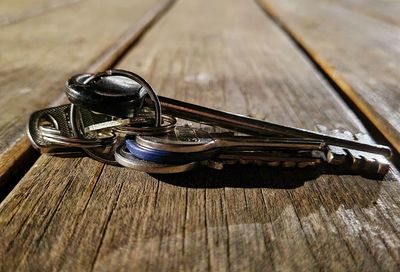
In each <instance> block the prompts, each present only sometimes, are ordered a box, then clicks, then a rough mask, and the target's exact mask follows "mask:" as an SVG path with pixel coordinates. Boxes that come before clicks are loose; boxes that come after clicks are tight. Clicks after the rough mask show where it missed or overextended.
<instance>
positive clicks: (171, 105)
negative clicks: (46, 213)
mask: <svg viewBox="0 0 400 272" xmlns="http://www.w3.org/2000/svg"><path fill="white" fill-rule="evenodd" d="M121 74H124V75H125V74H127V75H129V74H133V73H130V72H127V71H123V70H110V71H107V73H102V75H104V76H102V77H100V79H98V80H93V81H90V80H89V81H88V80H85V81H84V82H85V83H82V82H79V78H80V77H82V76H86V77H88V75H82V76H79V75H77V76H75V77H73V78H71V79H70V80H69V81H68V85H67V88H66V94H67V96H68V98H69V99H70V100H71V101H72V102H73V103H77V104H80V105H82V106H83V107H87V108H88V109H91V108H92V107H94V106H93V105H98V104H101V103H103V104H104V101H108V102H109V103H108V105H107V109H106V111H107V112H105V113H108V114H115V115H116V116H118V117H121V118H125V117H127V114H132V113H133V112H137V111H138V109H139V108H138V107H141V106H142V105H143V103H142V102H141V101H143V100H142V99H145V104H146V105H148V106H150V107H151V106H152V105H153V104H154V103H153V101H154V98H152V99H150V98H145V96H144V95H143V86H140V85H139V86H138V84H137V82H135V78H136V77H137V75H135V74H133V75H134V76H133V77H121V76H120V75H121ZM116 75H117V76H116ZM94 77H96V75H95V76H94ZM127 82H128V83H129V82H130V84H128V83H127ZM148 87H149V86H148ZM105 89H106V90H107V92H106V95H103V93H104V91H103V90H105ZM91 92H92V93H93V95H90V99H88V94H90V93H91ZM94 94H95V95H94ZM124 97H126V98H127V100H126V101H127V102H126V103H124V104H121V101H124V100H121V99H123V98H124ZM96 99H97V100H98V101H97V100H96ZM94 100H96V101H94ZM158 100H159V101H160V103H161V107H162V110H163V111H165V112H167V113H170V114H173V115H175V116H176V117H180V118H183V119H188V120H192V121H195V122H204V123H208V124H212V125H216V126H220V127H223V128H227V129H231V130H236V131H241V132H244V133H248V134H259V135H271V134H275V135H281V136H291V137H298V138H300V137H303V138H310V139H319V140H323V141H325V142H326V143H327V144H330V145H335V146H340V147H344V148H349V149H357V150H360V151H365V152H369V153H377V154H381V155H383V156H385V157H391V155H392V152H391V150H390V148H388V147H386V146H382V145H377V144H371V143H369V144H367V143H363V142H357V141H354V140H349V139H342V138H338V137H334V136H330V135H325V134H322V133H318V132H313V131H310V130H306V129H300V128H295V127H290V126H284V125H280V124H275V123H271V122H267V121H262V120H257V119H253V118H249V117H245V116H242V115H238V114H233V113H228V112H224V111H219V110H216V109H211V108H207V107H203V106H200V105H195V104H191V103H187V102H183V101H179V100H176V99H172V98H167V97H162V96H159V97H158ZM125 107H127V109H129V110H127V111H128V112H124V111H121V108H125ZM129 107H132V109H130V108H129ZM96 110H102V109H99V108H98V107H96ZM128 117H129V115H128Z"/></svg>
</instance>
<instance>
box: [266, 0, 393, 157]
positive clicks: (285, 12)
mask: <svg viewBox="0 0 400 272" xmlns="http://www.w3.org/2000/svg"><path fill="white" fill-rule="evenodd" d="M259 2H260V3H261V5H262V6H263V7H264V8H265V10H266V11H267V12H268V13H269V14H270V15H271V16H273V17H275V18H276V20H278V21H280V22H281V24H282V25H283V26H284V28H286V30H287V31H288V32H289V33H290V34H291V35H292V36H293V37H294V38H295V39H296V41H297V42H298V43H299V44H301V46H302V47H304V48H305V50H306V51H307V52H308V53H309V54H310V55H311V56H312V58H313V59H314V60H315V61H316V62H317V63H318V65H319V66H320V67H321V68H322V69H323V70H324V71H325V72H326V73H327V74H328V75H329V76H330V77H331V78H332V79H333V80H334V81H335V82H336V83H337V84H338V86H339V87H340V88H341V89H342V91H343V92H344V93H345V94H346V95H347V96H348V97H349V98H350V99H351V100H352V101H353V102H354V103H355V104H356V105H357V107H358V108H359V109H360V110H361V111H362V112H363V113H364V114H365V115H366V116H367V118H368V119H369V120H370V121H371V122H372V123H373V124H374V125H375V126H376V127H377V128H378V129H379V130H380V131H381V133H382V134H383V135H384V136H385V137H386V138H387V140H388V141H389V142H390V143H391V144H392V145H393V146H394V148H395V149H396V150H397V151H400V107H399V104H400V87H399V86H400V84H399V82H400V81H399V76H398V71H399V69H400V54H399V52H400V28H399V26H398V25H393V24H388V23H387V22H385V21H382V20H379V19H377V18H374V17H371V16H367V15H365V14H362V13H358V12H354V11H352V10H351V9H349V8H348V7H345V6H343V5H342V4H340V3H338V1H318V2H316V1H311V0H301V1H287V0H283V1H276V0H259ZM339 2H340V1H339Z"/></svg>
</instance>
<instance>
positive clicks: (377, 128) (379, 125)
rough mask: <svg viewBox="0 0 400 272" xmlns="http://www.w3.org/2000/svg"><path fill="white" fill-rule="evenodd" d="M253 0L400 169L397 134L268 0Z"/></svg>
mask: <svg viewBox="0 0 400 272" xmlns="http://www.w3.org/2000/svg"><path fill="white" fill-rule="evenodd" d="M256 2H257V4H258V5H259V6H260V8H261V9H262V10H263V11H264V12H265V14H266V15H267V16H268V17H270V18H271V19H272V21H273V22H275V23H276V24H277V25H278V26H279V27H280V28H281V29H282V31H283V32H284V33H286V34H287V35H288V37H289V38H290V39H291V40H292V41H293V42H294V44H295V45H296V46H297V47H298V48H299V49H300V50H301V51H302V52H303V53H304V54H305V56H306V57H307V58H308V59H309V60H310V61H311V62H312V63H313V64H314V66H315V67H316V68H317V70H318V71H319V72H320V73H321V75H322V76H323V77H324V78H325V80H326V81H327V82H328V83H329V84H330V85H331V87H332V88H333V89H334V90H335V91H336V92H337V93H338V94H339V95H340V96H341V97H342V99H343V100H344V102H345V103H346V104H347V105H348V106H349V108H350V109H351V110H352V111H353V112H354V113H355V114H356V116H357V117H358V118H359V119H360V121H361V122H362V123H363V125H364V126H365V128H366V129H367V131H368V134H369V135H370V136H371V137H372V138H373V139H374V140H375V141H377V142H378V143H384V144H387V145H389V146H391V148H392V151H393V153H394V154H393V156H392V158H391V161H392V163H393V164H394V166H395V167H396V168H397V169H400V160H399V158H400V155H399V154H400V153H399V152H400V144H399V143H398V142H397V141H396V135H393V132H391V131H390V130H388V129H386V128H385V127H386V126H385V122H384V121H383V120H381V119H380V118H379V117H377V116H376V115H375V114H374V113H373V112H372V111H371V110H370V109H369V107H368V105H367V103H366V102H364V101H363V100H362V99H360V97H359V96H358V95H357V94H356V92H355V91H354V90H353V88H352V87H351V86H350V84H349V83H347V82H346V81H345V80H344V78H342V77H341V76H340V75H339V74H338V73H336V72H335V71H334V70H333V69H332V68H331V66H330V65H329V63H328V62H327V61H326V60H325V59H324V58H322V57H321V56H320V55H319V54H317V52H316V51H314V50H313V49H312V48H311V47H310V46H309V45H307V43H306V42H305V41H304V40H303V39H302V37H301V36H300V35H299V34H298V33H296V32H295V31H294V30H293V29H292V28H291V27H290V26H289V25H288V24H286V23H285V21H284V19H282V18H281V17H280V16H279V15H278V13H277V12H276V11H275V9H274V8H273V7H272V5H270V4H269V3H268V0H256Z"/></svg>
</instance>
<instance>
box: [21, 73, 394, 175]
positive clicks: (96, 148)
mask: <svg viewBox="0 0 400 272" xmlns="http://www.w3.org/2000/svg"><path fill="white" fill-rule="evenodd" d="M65 92H66V95H67V97H68V99H69V100H70V102H71V104H68V105H62V106H58V107H53V108H48V109H44V110H40V111H37V112H34V113H33V114H32V115H31V117H30V120H29V124H28V136H29V139H30V141H31V142H32V145H33V146H34V147H35V148H37V149H39V150H40V151H41V152H42V153H50V154H55V155H82V154H87V155H88V156H90V157H92V158H94V159H96V160H99V161H101V162H105V163H109V164H114V165H122V166H125V167H128V168H133V169H136V170H139V171H144V172H148V173H163V174H167V173H179V172H184V171H189V170H192V169H194V168H197V167H201V166H206V167H211V168H214V169H223V168H224V166H226V165H242V164H254V165H259V166H273V167H298V168H304V167H316V166H323V167H325V166H333V168H335V169H339V170H340V171H341V172H342V171H343V172H350V173H355V174H373V175H375V174H377V175H384V174H386V173H387V171H388V170H389V165H390V163H389V162H388V159H389V158H390V157H391V154H392V153H391V150H390V148H389V147H387V146H382V145H377V144H374V143H372V142H370V141H369V139H368V137H367V136H365V135H362V134H357V135H353V134H352V133H350V132H346V131H345V132H340V131H328V130H327V129H325V128H321V129H320V130H322V131H321V132H314V131H310V130H305V129H300V128H295V127H289V126H284V125H280V124H276V123H271V122H266V121H262V120H257V119H252V118H249V117H246V116H242V115H237V114H233V113H228V112H224V111H219V110H216V109H211V108H207V107H203V106H200V105H195V104H191V103H187V102H183V101H179V100H175V99H171V98H167V97H162V96H157V95H156V93H155V91H154V90H153V89H152V87H151V86H150V85H149V84H148V83H147V82H146V81H145V80H144V79H143V78H141V77H140V76H138V75H137V74H134V73H132V72H129V71H124V70H108V71H106V72H102V73H98V74H79V75H76V76H73V77H72V78H70V79H69V80H68V82H67V85H66V89H65Z"/></svg>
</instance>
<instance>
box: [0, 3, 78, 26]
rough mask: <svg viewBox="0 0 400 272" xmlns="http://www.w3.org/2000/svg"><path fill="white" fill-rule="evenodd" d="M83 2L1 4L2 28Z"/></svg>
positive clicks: (0, 20) (0, 23)
mask: <svg viewBox="0 0 400 272" xmlns="http://www.w3.org/2000/svg"><path fill="white" fill-rule="evenodd" d="M80 1H82V0H40V1H38V0H35V1H33V0H18V1H14V0H10V1H1V2H0V27H1V26H4V25H9V24H14V23H17V22H20V21H23V20H27V19H29V18H32V17H35V16H39V15H41V14H43V13H46V12H50V11H52V10H54V9H57V8H62V7H64V6H67V5H72V4H75V3H78V2H80Z"/></svg>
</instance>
